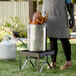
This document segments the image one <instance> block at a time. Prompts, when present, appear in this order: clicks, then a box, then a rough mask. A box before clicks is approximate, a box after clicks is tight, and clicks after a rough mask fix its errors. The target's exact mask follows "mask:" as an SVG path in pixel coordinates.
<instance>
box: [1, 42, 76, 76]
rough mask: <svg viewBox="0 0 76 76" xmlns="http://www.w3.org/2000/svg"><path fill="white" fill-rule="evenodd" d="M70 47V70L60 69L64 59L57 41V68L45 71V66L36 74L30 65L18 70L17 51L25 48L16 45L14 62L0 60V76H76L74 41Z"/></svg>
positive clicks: (75, 46) (75, 45)
mask: <svg viewBox="0 0 76 76" xmlns="http://www.w3.org/2000/svg"><path fill="white" fill-rule="evenodd" d="M48 44H49V43H48ZM71 47H72V48H71V49H72V63H73V66H72V68H71V69H67V70H61V69H60V66H62V65H63V64H64V63H65V57H64V53H63V50H62V46H61V43H60V42H59V41H58V56H57V67H56V68H54V69H47V64H45V66H44V68H43V71H42V73H38V72H37V68H36V69H35V68H33V67H32V66H31V65H30V63H28V64H26V67H25V68H24V70H20V69H19V49H25V47H24V46H23V45H22V44H18V50H17V58H16V60H11V61H6V60H0V76H76V42H75V41H74V42H72V41H71ZM48 48H49V46H48ZM44 59H45V58H44ZM44 59H42V60H44ZM24 61H25V57H22V63H23V62H24ZM49 62H51V61H50V57H49Z"/></svg>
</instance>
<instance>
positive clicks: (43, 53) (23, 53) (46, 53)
mask: <svg viewBox="0 0 76 76" xmlns="http://www.w3.org/2000/svg"><path fill="white" fill-rule="evenodd" d="M50 55H54V51H53V50H52V51H50V50H46V51H39V52H30V51H28V50H22V51H20V55H19V68H20V69H22V70H23V69H24V67H25V65H26V63H27V62H28V61H29V62H30V63H31V65H32V66H33V67H38V72H40V73H41V72H42V70H43V68H44V65H45V64H46V63H47V64H48V66H49V67H50V69H51V66H50V64H49V62H48V56H50ZM21 56H26V60H25V62H24V64H23V66H22V67H21ZM45 56H46V61H43V64H42V66H41V69H40V66H39V62H40V61H39V60H40V59H41V58H44V57H45ZM30 58H34V59H35V65H34V64H33V62H32V61H31V60H32V59H30ZM53 64H54V61H53Z"/></svg>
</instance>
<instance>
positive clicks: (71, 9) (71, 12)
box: [66, 0, 75, 28]
mask: <svg viewBox="0 0 76 76" xmlns="http://www.w3.org/2000/svg"><path fill="white" fill-rule="evenodd" d="M66 1H67V2H66V6H67V9H68V13H69V15H70V19H69V25H70V26H69V28H72V27H73V26H74V24H75V21H74V5H73V3H71V0H66ZM68 1H70V2H68Z"/></svg>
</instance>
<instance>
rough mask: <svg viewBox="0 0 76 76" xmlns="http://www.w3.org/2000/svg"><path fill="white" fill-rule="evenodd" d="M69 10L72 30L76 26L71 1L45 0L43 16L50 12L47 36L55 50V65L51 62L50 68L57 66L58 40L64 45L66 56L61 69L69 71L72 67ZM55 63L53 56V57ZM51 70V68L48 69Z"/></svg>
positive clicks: (51, 47)
mask: <svg viewBox="0 0 76 76" xmlns="http://www.w3.org/2000/svg"><path fill="white" fill-rule="evenodd" d="M67 9H68V12H69V15H70V19H69V24H70V26H69V27H70V28H72V27H73V25H74V11H73V10H74V9H73V4H72V3H71V0H43V10H42V11H43V14H45V13H47V12H48V11H49V15H48V19H47V24H48V27H47V36H48V37H49V39H50V49H51V50H55V55H54V65H53V62H51V64H50V66H51V67H52V68H53V67H55V66H56V57H57V52H58V46H57V40H58V39H59V40H60V41H61V43H62V47H63V50H64V54H65V57H66V62H65V64H64V65H63V66H62V67H61V69H67V68H70V67H71V66H72V62H71V46H70V42H69V40H68V38H69V28H68V16H67ZM51 59H52V61H53V56H51ZM48 68H49V67H48Z"/></svg>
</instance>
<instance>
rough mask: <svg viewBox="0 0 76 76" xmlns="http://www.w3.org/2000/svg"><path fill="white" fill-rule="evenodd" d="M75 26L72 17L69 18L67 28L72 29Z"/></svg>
mask: <svg viewBox="0 0 76 76" xmlns="http://www.w3.org/2000/svg"><path fill="white" fill-rule="evenodd" d="M74 24H75V21H74V17H73V16H71V17H70V19H69V28H72V27H73V26H74Z"/></svg>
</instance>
